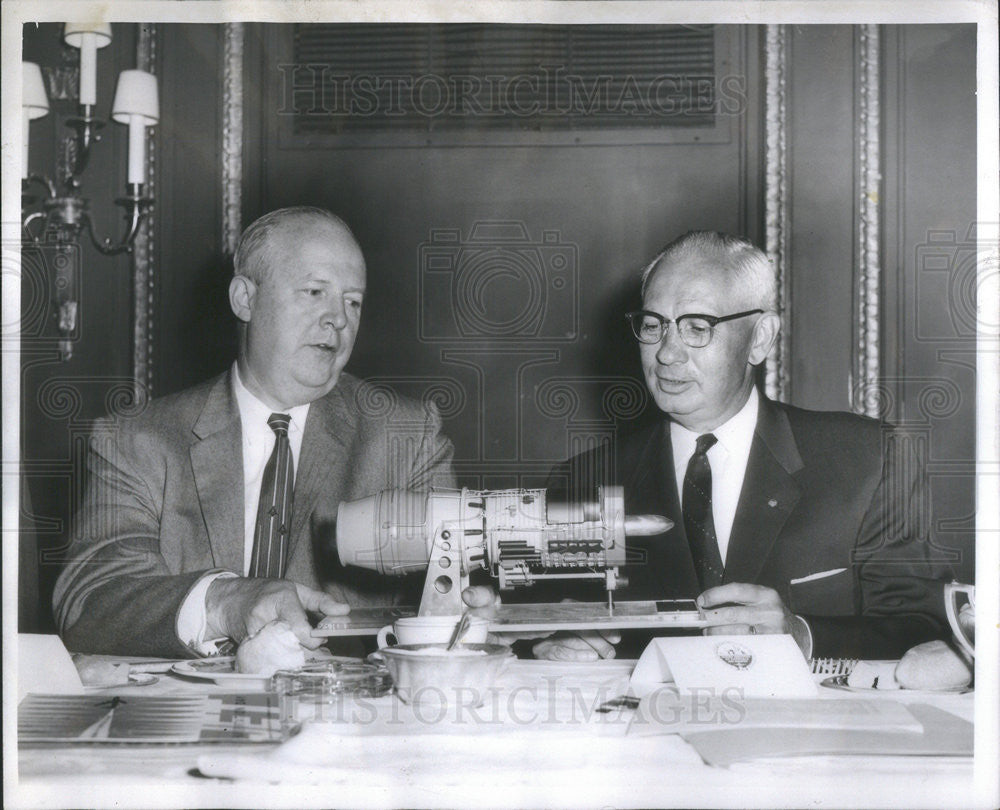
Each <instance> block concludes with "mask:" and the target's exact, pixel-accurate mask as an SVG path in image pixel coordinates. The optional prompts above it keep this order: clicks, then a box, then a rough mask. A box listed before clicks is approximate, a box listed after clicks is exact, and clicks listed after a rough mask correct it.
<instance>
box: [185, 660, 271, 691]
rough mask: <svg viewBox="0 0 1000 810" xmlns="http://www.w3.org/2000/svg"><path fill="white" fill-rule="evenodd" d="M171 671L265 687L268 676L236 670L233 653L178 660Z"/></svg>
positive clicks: (194, 676) (191, 676)
mask: <svg viewBox="0 0 1000 810" xmlns="http://www.w3.org/2000/svg"><path fill="white" fill-rule="evenodd" d="M170 670H171V672H176V673H177V674H178V675H185V676H187V677H188V678H200V679H201V680H204V681H214V682H215V683H218V684H223V685H226V684H235V683H239V684H242V685H244V686H259V687H261V688H262V689H263V688H266V687H267V684H268V681H270V680H271V679H270V677H266V676H263V675H254V674H248V673H243V672H237V671H236V656H235V655H219V656H215V657H213V658H193V659H191V660H189V661H178V662H177V663H176V664H174V665H173V666H172V667H171V668H170Z"/></svg>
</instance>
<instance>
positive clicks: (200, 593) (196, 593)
mask: <svg viewBox="0 0 1000 810" xmlns="http://www.w3.org/2000/svg"><path fill="white" fill-rule="evenodd" d="M235 576H236V574H234V573H233V572H232V571H218V572H216V573H214V574H206V575H205V576H203V577H202V578H201V579H199V580H198V581H197V582H196V583H195V584H194V586H193V587H192V588H191V590H190V591H188V594H187V596H186V597H184V601H183V602H182V603H181V608H180V610H179V611H177V636H178V638H180V640H181V641H183V642H184V643H185V644H187V645H188V646H189V647H191V649H193V650H194V651H195V652H197V653H198V654H199V655H214V654H215V653H217V652H218V651H219V648H218V642H220V641H222V640H223V639H206V638H205V632H206V630H207V629H208V609H207V607H206V605H205V598H206V597H207V596H208V588H209V586H210V585H211V584H212V583H213V582H215V580H217V579H219V578H221V577H225V578H232V577H235Z"/></svg>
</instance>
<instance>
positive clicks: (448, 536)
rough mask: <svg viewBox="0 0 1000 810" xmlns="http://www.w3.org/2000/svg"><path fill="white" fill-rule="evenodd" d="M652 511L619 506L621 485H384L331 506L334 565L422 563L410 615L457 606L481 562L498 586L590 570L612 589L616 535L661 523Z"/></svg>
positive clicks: (619, 540) (384, 570) (397, 571)
mask: <svg viewBox="0 0 1000 810" xmlns="http://www.w3.org/2000/svg"><path fill="white" fill-rule="evenodd" d="M672 525H673V524H672V522H671V521H669V520H667V519H666V518H664V517H661V516H659V515H640V516H627V515H626V514H625V499H624V493H623V490H622V488H621V487H617V486H605V487H600V488H598V489H597V492H596V494H595V496H594V497H593V498H590V499H583V500H579V501H561V500H560V501H550V500H548V498H547V492H546V490H544V489H506V490H492V491H491V490H470V489H462V490H448V489H432V490H430V491H429V492H408V491H405V490H385V491H383V492H379V493H378V494H376V495H373V496H371V497H369V498H364V499H362V500H359V501H353V502H350V503H341V504H340V508H339V510H338V513H337V550H338V554H339V556H340V561H341V563H343V564H344V565H355V566H360V567H362V568H368V569H371V570H373V571H377V572H378V573H380V574H385V575H390V576H392V575H397V576H402V575H404V574H408V573H412V572H417V571H424V570H426V571H427V577H426V581H425V583H424V591H423V597H422V599H421V602H420V609H419V613H420V615H455V614H459V613H461V612H462V597H461V592H462V589H463V588H465V587H466V586H467V585H468V584H469V574H470V573H472V572H473V571H476V570H486V571H487V572H489V574H490V576H492V577H493V578H494V579H495V580H496V581H497V583H498V585H499V587H500V589H501V590H507V589H510V588H517V587H521V586H529V585H531V584H533V583H535V582H539V581H543V580H600V581H602V582H603V583H604V587H605V589H606V590H607V593H608V608H607V609H608V610H612V609H613V602H612V594H613V592H614V591H615V590H616V589H617V588H618V587H619V585H622V584H625V583H624V581H623V579H622V577H621V576H620V574H619V569H620V567H621V566H623V565H624V564H625V538H626V536H629V535H654V534H660V533H662V532H665V531H667V530H668V529H669V528H670V527H671V526H672Z"/></svg>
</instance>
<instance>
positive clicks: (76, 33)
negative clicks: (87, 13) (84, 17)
mask: <svg viewBox="0 0 1000 810" xmlns="http://www.w3.org/2000/svg"><path fill="white" fill-rule="evenodd" d="M85 34H93V35H94V39H93V42H94V45H95V46H96V47H98V48H103V47H104V46H105V45H109V44H110V43H111V23H66V25H65V26H63V39H64V40H65V41H66V44H67V45H72V46H73V47H74V48H82V47H83V42H84V35H85Z"/></svg>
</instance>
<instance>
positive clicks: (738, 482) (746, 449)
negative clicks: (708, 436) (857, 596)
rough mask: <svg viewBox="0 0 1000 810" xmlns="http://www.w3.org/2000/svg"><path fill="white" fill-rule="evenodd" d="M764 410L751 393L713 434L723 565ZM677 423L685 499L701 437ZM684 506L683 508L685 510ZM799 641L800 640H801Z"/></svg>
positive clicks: (677, 463)
mask: <svg viewBox="0 0 1000 810" xmlns="http://www.w3.org/2000/svg"><path fill="white" fill-rule="evenodd" d="M759 410H760V394H759V393H758V392H757V389H756V387H755V388H754V389H753V391H751V392H750V396H749V397H748V398H747V401H746V404H745V405H744V406H743V407H742V408H741V409H740V411H739V412H738V413H737V414H736V415H734V416H733V417H732V418H731V419H729V421H728V422H725V423H724V424H722V425H720V426H719V427H718V428H716V429H715V430H712V431H709V432H710V433H712V434H713V435H714V436H715V438H716V439H718V441H717V442H716V443H715V444H714V445H712V446H711V447H710V448H709V449H708V453H707V454H706V455H707V456H708V463H709V464H710V465H711V467H712V519H713V521H715V537H716V540H717V541H718V543H719V555H720V556H721V557H722V562H723V565H725V562H726V552H728V551H729V539H730V537H731V536H732V533H733V521H734V520H735V519H736V507H737V506H739V502H740V492H742V490H743V479H744V478H745V477H746V472H747V463H748V462H749V461H750V446H751V445H752V444H753V434H754V430H755V429H756V428H757V412H758V411H759ZM700 435H702V434H699V433H692V432H691V431H690V430H688V429H687V428H684V427H681V426H680V425H678V424H677V423H676V422H671V423H670V443H671V445H672V446H673V451H674V474H675V475H676V476H677V492H678V493H679V494H680V497H681V499H683V497H684V495H683V493H684V476H685V475H686V474H687V466H688V462H689V461H690V460H691V456H693V455H694V450H695V444H696V443H697V441H698V436H700ZM683 506H684V505H683V503H682V504H681V508H683ZM794 618H795V619H796V620H797V621H798V622H800V623H801V624H802V626H803V628H804V631H805V632H804V634H803V636H802V639H801V641H800V642H799V643H800V646H801V647H802V653H803V655H805V657H806V658H809V657H810V656H811V655H812V647H813V639H812V628H811V627H809V622H807V621H806V620H805V619H803V618H802V617H801V616H795V617H794ZM797 640H798V639H797Z"/></svg>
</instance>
